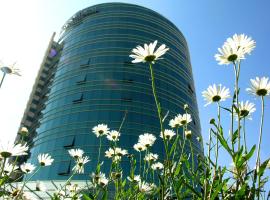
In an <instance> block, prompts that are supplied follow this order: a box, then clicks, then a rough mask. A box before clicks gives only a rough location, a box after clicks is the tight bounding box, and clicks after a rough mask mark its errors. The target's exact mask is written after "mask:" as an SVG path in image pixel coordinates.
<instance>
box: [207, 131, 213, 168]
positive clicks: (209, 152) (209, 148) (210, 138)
mask: <svg viewBox="0 0 270 200" xmlns="http://www.w3.org/2000/svg"><path fill="white" fill-rule="evenodd" d="M208 143H209V144H208V166H209V167H210V163H211V162H210V160H211V144H212V131H211V129H209V141H208Z"/></svg>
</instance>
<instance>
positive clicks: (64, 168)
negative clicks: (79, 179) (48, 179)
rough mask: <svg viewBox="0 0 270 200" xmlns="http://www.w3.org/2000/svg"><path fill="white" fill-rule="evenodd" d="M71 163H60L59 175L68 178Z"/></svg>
mask: <svg viewBox="0 0 270 200" xmlns="http://www.w3.org/2000/svg"><path fill="white" fill-rule="evenodd" d="M70 164H71V163H70V161H63V162H60V164H59V168H58V172H57V174H58V175H60V176H68V175H69V174H70Z"/></svg>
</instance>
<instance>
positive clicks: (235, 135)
mask: <svg viewBox="0 0 270 200" xmlns="http://www.w3.org/2000/svg"><path fill="white" fill-rule="evenodd" d="M237 138H238V129H237V130H236V131H234V133H233V135H232V142H233V144H235V143H236V139H237Z"/></svg>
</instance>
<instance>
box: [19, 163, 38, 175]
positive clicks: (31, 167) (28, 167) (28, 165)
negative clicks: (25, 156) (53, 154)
mask: <svg viewBox="0 0 270 200" xmlns="http://www.w3.org/2000/svg"><path fill="white" fill-rule="evenodd" d="M20 168H21V170H22V172H24V173H26V174H31V173H32V172H33V171H34V170H35V168H36V166H35V165H33V164H31V163H23V164H21V166H20Z"/></svg>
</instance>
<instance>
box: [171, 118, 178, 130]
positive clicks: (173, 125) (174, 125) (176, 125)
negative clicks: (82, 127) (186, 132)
mask: <svg viewBox="0 0 270 200" xmlns="http://www.w3.org/2000/svg"><path fill="white" fill-rule="evenodd" d="M169 126H170V127H172V128H177V127H178V124H177V122H176V121H175V119H171V120H170V121H169Z"/></svg>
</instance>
